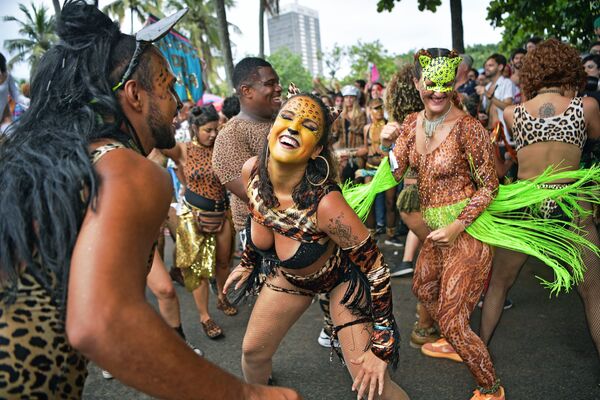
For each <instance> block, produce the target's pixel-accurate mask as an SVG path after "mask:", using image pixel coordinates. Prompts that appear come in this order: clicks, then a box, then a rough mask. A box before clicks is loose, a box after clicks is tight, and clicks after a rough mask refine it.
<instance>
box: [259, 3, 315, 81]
mask: <svg viewBox="0 0 600 400" xmlns="http://www.w3.org/2000/svg"><path fill="white" fill-rule="evenodd" d="M279 11H280V12H279V15H277V16H274V17H271V18H269V20H268V29H269V48H270V51H271V54H273V53H274V52H275V51H277V49H279V48H281V47H287V48H288V49H290V50H291V51H292V53H295V54H298V55H299V56H300V57H301V58H302V65H304V67H305V68H306V69H307V70H308V71H310V73H311V74H312V75H313V76H314V75H323V63H322V62H321V59H320V54H321V31H320V28H319V13H318V12H317V11H316V10H313V9H311V8H307V7H303V6H301V5H299V4H298V3H292V4H288V5H286V6H282V7H281V9H280V10H279Z"/></svg>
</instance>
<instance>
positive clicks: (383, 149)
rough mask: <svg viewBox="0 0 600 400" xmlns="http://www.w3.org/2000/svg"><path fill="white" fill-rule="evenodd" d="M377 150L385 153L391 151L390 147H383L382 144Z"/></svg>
mask: <svg viewBox="0 0 600 400" xmlns="http://www.w3.org/2000/svg"><path fill="white" fill-rule="evenodd" d="M379 148H380V149H381V151H385V152H388V151H390V150H392V146H384V145H383V144H380V145H379Z"/></svg>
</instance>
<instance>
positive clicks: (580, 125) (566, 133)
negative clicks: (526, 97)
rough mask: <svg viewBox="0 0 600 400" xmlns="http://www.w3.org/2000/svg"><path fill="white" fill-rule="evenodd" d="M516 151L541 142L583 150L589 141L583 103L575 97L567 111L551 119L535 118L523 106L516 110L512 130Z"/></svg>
mask: <svg viewBox="0 0 600 400" xmlns="http://www.w3.org/2000/svg"><path fill="white" fill-rule="evenodd" d="M512 133H513V137H514V140H515V150H517V151H519V150H520V149H521V148H523V147H525V146H528V145H530V144H534V143H539V142H562V143H569V144H574V145H575V146H577V147H579V148H580V149H583V146H584V145H585V141H586V139H587V134H586V126H585V120H584V117H583V101H582V99H581V97H575V98H573V100H571V102H570V103H569V106H568V107H567V109H566V110H565V111H564V112H563V113H562V114H559V115H555V116H553V117H549V118H535V117H534V116H532V115H531V114H529V113H528V112H527V110H526V109H525V107H524V105H523V104H521V105H519V106H517V107H516V108H515V117H514V124H513V129H512Z"/></svg>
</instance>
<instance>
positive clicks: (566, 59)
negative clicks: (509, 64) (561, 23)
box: [519, 38, 585, 99]
mask: <svg viewBox="0 0 600 400" xmlns="http://www.w3.org/2000/svg"><path fill="white" fill-rule="evenodd" d="M519 78H520V80H521V88H522V89H523V93H524V94H525V96H526V97H527V98H528V99H532V98H534V97H535V96H536V95H537V92H538V90H540V89H541V88H543V87H552V86H558V87H560V88H563V89H571V90H575V91H579V90H581V89H582V88H583V86H584V84H585V71H584V69H583V65H582V64H581V59H580V57H579V53H578V52H577V50H575V48H573V47H572V46H570V45H568V44H565V43H562V42H561V41H559V40H557V39H554V38H552V39H548V40H545V41H543V42H542V43H540V44H538V45H537V47H536V48H535V50H533V51H530V52H528V53H527V54H526V55H525V57H524V58H523V67H521V71H520V72H519Z"/></svg>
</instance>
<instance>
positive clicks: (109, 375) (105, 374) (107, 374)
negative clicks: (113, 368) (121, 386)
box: [102, 369, 113, 379]
mask: <svg viewBox="0 0 600 400" xmlns="http://www.w3.org/2000/svg"><path fill="white" fill-rule="evenodd" d="M102 377H103V378H104V379H112V378H113V376H112V374H111V373H110V372H108V371H107V370H105V369H103V370H102Z"/></svg>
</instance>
